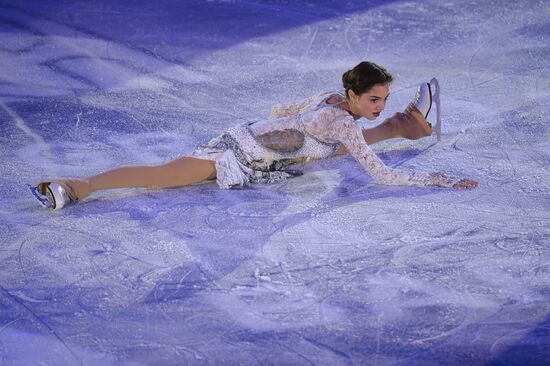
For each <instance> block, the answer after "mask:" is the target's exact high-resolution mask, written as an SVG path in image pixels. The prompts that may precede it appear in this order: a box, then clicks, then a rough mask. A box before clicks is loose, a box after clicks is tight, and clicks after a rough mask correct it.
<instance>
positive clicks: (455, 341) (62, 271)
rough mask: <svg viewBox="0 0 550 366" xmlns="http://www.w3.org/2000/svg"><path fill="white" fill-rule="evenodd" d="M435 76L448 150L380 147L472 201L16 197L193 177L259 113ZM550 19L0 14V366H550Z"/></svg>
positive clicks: (98, 6) (537, 6)
mask: <svg viewBox="0 0 550 366" xmlns="http://www.w3.org/2000/svg"><path fill="white" fill-rule="evenodd" d="M362 60H371V61H374V62H377V63H380V64H382V65H384V66H386V67H387V68H388V69H389V70H390V71H391V72H392V73H393V74H394V76H395V81H394V83H393V84H392V95H391V98H390V101H389V103H388V105H387V109H386V111H385V112H384V114H383V115H382V116H381V117H380V119H379V121H376V122H369V121H367V120H359V121H358V123H360V124H362V125H364V126H373V125H374V124H375V123H378V122H380V121H381V120H383V118H385V117H388V116H390V115H391V114H393V113H394V112H396V111H400V110H402V109H403V108H404V107H405V106H406V104H407V103H408V102H409V100H410V99H411V98H412V96H413V95H414V92H415V88H416V86H417V85H418V83H419V82H421V81H426V80H429V79H431V78H432V77H433V76H436V77H438V78H439V80H440V82H441V87H442V104H443V108H442V112H443V138H442V141H441V142H440V143H436V139H435V137H429V138H424V139H421V140H417V141H409V140H404V139H396V140H393V141H389V142H384V143H380V144H377V145H373V148H374V149H375V150H376V151H377V152H378V153H379V154H380V156H381V157H382V159H383V160H384V161H385V162H386V163H387V164H389V165H391V166H399V167H401V168H406V169H411V170H417V171H442V172H445V173H447V174H449V175H452V176H456V177H470V178H473V179H476V180H478V181H479V182H480V186H479V188H478V189H476V190H472V191H455V190H449V189H436V188H414V187H387V186H379V185H376V184H374V183H373V182H372V180H371V178H370V177H369V176H368V175H367V174H366V173H365V172H364V171H363V170H362V168H361V167H360V166H359V164H358V163H356V162H355V161H354V160H353V158H351V157H337V158H331V159H327V160H323V161H314V162H310V163H309V164H307V165H305V166H304V169H305V174H304V175H303V176H301V177H297V178H293V179H291V180H289V181H287V182H284V183H280V184H275V185H269V186H258V185H252V186H249V187H245V188H236V189H232V190H220V189H218V188H217V186H216V184H215V183H206V184H201V185H196V186H191V187H184V188H177V189H168V190H164V191H153V190H145V189H126V190H113V191H101V192H97V193H95V194H93V195H92V196H91V197H89V198H87V199H86V200H84V201H83V202H81V203H78V204H75V205H72V206H70V207H67V208H66V209H63V210H62V211H59V212H51V211H47V210H45V209H42V208H40V207H39V206H38V205H37V203H36V202H35V201H34V200H33V198H32V197H31V196H30V194H29V193H28V191H27V189H26V187H25V184H26V183H37V182H38V181H40V180H42V179H45V178H54V177H84V176H89V175H93V174H96V173H99V172H101V171H104V170H107V169H111V168H114V167H118V166H121V165H134V164H142V165H149V164H160V163H163V162H166V161H169V160H170V159H173V158H176V157H178V156H180V155H189V154H191V153H192V151H193V149H194V148H195V147H196V146H198V145H199V144H202V143H205V142H207V141H208V140H209V139H210V138H212V137H215V136H216V135H218V134H220V133H221V132H223V131H224V130H225V129H226V128H228V127H230V126H233V125H235V124H237V123H240V122H243V121H247V120H255V119H261V118H267V117H268V116H269V113H270V107H271V105H272V104H275V103H283V102H290V101H293V100H296V99H298V98H304V97H308V96H310V95H313V94H315V93H318V92H321V91H327V90H339V89H340V88H341V85H340V78H341V74H342V73H343V72H344V71H346V70H347V69H349V68H351V67H353V66H354V65H355V64H357V63H358V62H360V61H362ZM549 106H550V2H548V1H545V0H544V1H543V0H540V1H537V0H533V1H528V0H513V1H512V0H506V1H467V0H456V1H453V0H449V1H436V0H426V1H377V2H370V1H365V0H361V1H359V0H357V1H355V0H353V1H345V0H344V1H337V0H332V1H328V0H327V1H325V0H323V1H313V0H310V1H298V2H295V1H290V0H286V1H283V0H280V1H276V0H272V1H246V0H243V1H238V0H235V1H231V0H226V1H221V0H220V1H215V0H211V1H176V0H172V1H168V0H167V1H160V2H158V1H155V2H153V1H143V0H141V1H128V0H126V1H118V2H111V1H107V0H100V1H94V2H86V1H25V2H23V1H21V2H14V1H9V0H0V141H1V143H0V153H1V157H2V158H1V160H0V182H1V185H0V198H1V200H2V205H1V206H0V220H1V224H0V237H1V243H2V247H1V250H0V255H1V272H0V273H1V274H0V304H1V306H0V364H2V365H550V212H549V211H550V195H549V192H550V174H549V164H550V139H549V137H550V133H549V128H548V126H549V122H550V107H549Z"/></svg>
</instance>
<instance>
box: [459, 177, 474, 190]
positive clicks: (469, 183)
mask: <svg viewBox="0 0 550 366" xmlns="http://www.w3.org/2000/svg"><path fill="white" fill-rule="evenodd" d="M477 185H478V183H477V182H476V181H475V180H471V179H462V180H461V181H460V182H458V183H456V184H455V185H453V187H454V188H456V189H472V188H476V187H477Z"/></svg>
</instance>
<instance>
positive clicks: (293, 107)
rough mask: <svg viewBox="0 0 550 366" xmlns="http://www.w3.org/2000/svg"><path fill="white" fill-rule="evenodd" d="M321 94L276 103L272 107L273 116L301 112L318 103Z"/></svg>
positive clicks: (277, 116)
mask: <svg viewBox="0 0 550 366" xmlns="http://www.w3.org/2000/svg"><path fill="white" fill-rule="evenodd" d="M319 98H320V95H315V96H312V97H310V98H307V99H302V100H299V101H297V102H294V103H288V104H276V105H274V106H273V107H271V116H273V117H275V118H279V117H288V116H292V115H294V114H298V113H301V112H302V111H304V110H305V109H307V108H309V107H311V106H313V105H314V104H316V103H318V101H319Z"/></svg>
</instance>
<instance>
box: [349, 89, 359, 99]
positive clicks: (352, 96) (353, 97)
mask: <svg viewBox="0 0 550 366" xmlns="http://www.w3.org/2000/svg"><path fill="white" fill-rule="evenodd" d="M348 99H349V100H353V101H357V100H358V99H359V95H357V94H355V92H354V91H353V90H351V89H350V90H348Z"/></svg>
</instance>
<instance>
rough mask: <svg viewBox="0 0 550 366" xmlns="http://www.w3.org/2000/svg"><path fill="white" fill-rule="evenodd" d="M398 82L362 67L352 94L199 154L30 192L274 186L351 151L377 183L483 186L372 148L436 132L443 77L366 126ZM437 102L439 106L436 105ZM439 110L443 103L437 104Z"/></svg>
mask: <svg viewBox="0 0 550 366" xmlns="http://www.w3.org/2000/svg"><path fill="white" fill-rule="evenodd" d="M392 80H393V77H392V76H391V75H390V73H389V72H388V71H387V70H386V69H384V68H383V67H381V66H379V65H376V64H375V63H372V62H366V61H364V62H361V63H360V64H358V65H357V66H355V67H354V68H353V69H351V70H349V71H347V72H345V73H344V75H343V76H342V81H343V86H344V89H345V94H344V95H342V94H340V93H337V92H328V93H323V94H320V95H316V96H313V97H311V98H309V99H306V100H302V101H299V102H296V103H293V104H289V105H277V106H274V107H273V109H272V118H269V119H265V120H262V121H258V122H252V123H245V124H241V125H238V126H236V127H233V128H230V129H229V130H228V131H227V132H226V133H224V134H222V135H221V136H219V137H216V138H214V139H213V140H211V141H210V142H208V143H207V144H206V145H204V146H201V147H199V148H198V149H197V150H195V152H194V154H193V156H192V157H187V156H184V157H180V158H178V159H175V160H173V161H171V162H169V163H167V164H164V165H159V166H135V167H123V168H118V169H114V170H111V171H108V172H105V173H102V174H99V175H95V176H93V177H89V178H86V179H56V180H51V181H44V182H41V183H39V184H38V185H37V186H36V187H30V188H31V190H32V191H33V193H34V195H35V196H36V198H38V199H39V200H40V202H41V203H42V204H43V205H44V206H45V207H48V208H52V209H60V208H62V207H63V206H65V205H66V204H68V203H70V202H74V201H79V200H82V199H83V198H85V197H87V196H88V195H90V194H91V193H92V192H95V191H97V190H100V189H113V188H128V187H144V188H153V189H160V188H168V187H177V186H184V185H189V184H194V183H199V182H202V181H205V180H209V179H216V181H217V183H218V185H219V186H220V188H230V187H233V186H242V185H245V184H248V183H272V182H278V181H281V180H284V179H286V178H288V177H291V176H295V175H300V174H301V172H300V171H298V170H295V169H293V165H294V164H296V163H298V162H304V161H307V160H309V159H311V158H314V159H315V158H316V159H318V158H327V157H330V156H334V155H341V154H350V155H351V156H353V157H354V158H355V159H356V160H357V161H358V162H359V164H360V165H361V166H362V167H363V168H364V169H365V170H366V171H367V173H368V174H370V175H371V176H372V178H373V179H374V181H375V182H376V183H378V184H385V185H414V186H438V187H452V188H456V189H468V188H475V187H477V182H475V181H473V180H469V179H453V178H450V177H447V176H445V175H443V174H441V173H432V174H423V173H418V172H409V171H406V170H401V169H393V168H390V167H388V166H386V165H385V164H384V163H383V162H382V161H381V160H380V159H379V158H378V156H377V155H376V154H375V153H374V152H373V151H372V150H371V149H370V147H369V146H368V145H370V144H373V143H376V142H378V141H382V140H386V139H390V138H395V137H404V138H407V139H413V140H414V139H418V138H421V137H424V136H430V135H431V134H432V125H431V124H430V123H429V122H427V120H426V118H427V117H428V114H429V112H430V110H431V107H432V99H434V98H435V101H436V102H438V101H439V84H438V82H437V80H436V79H432V81H430V82H429V83H422V84H420V86H419V87H418V90H417V93H416V96H415V97H414V98H413V100H412V101H411V102H410V103H409V105H408V106H407V108H406V109H405V111H404V112H403V113H396V114H395V115H393V116H392V117H391V118H388V119H386V120H385V121H384V122H382V123H381V124H380V125H378V126H376V127H374V128H367V129H361V128H360V127H359V126H358V125H357V123H356V120H357V119H358V118H360V117H365V118H367V119H369V120H374V119H376V118H377V117H378V116H379V115H380V113H381V112H382V111H383V110H384V107H385V105H386V101H387V99H388V96H389V94H390V92H389V88H390V83H391V82H392ZM436 104H437V103H436ZM436 107H437V110H438V113H439V105H436Z"/></svg>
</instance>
